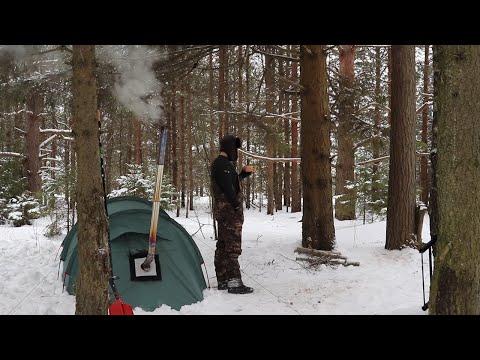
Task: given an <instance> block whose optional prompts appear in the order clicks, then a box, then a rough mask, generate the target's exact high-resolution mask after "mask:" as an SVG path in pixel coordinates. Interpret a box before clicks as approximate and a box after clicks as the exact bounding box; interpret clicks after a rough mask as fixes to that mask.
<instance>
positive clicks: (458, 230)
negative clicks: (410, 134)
mask: <svg viewBox="0 0 480 360" xmlns="http://www.w3.org/2000/svg"><path fill="white" fill-rule="evenodd" d="M479 68H480V48H479V47H478V46H477V45H439V46H437V51H436V52H435V72H434V74H435V78H436V81H435V106H436V111H437V120H438V139H437V140H438V163H437V174H436V177H437V182H438V220H439V221H438V240H437V243H436V245H435V246H436V256H435V268H434V274H433V279H432V284H431V289H430V314H433V315H480V262H479V261H478V254H479V253H480V217H479V216H478V209H479V207H480V182H479V181H478V179H480V166H479V164H480V152H479V150H478V149H479V139H480V125H479V124H480V102H479V101H478V99H479V98H480V87H479V85H478V84H479V81H480V75H479V73H478V69H479Z"/></svg>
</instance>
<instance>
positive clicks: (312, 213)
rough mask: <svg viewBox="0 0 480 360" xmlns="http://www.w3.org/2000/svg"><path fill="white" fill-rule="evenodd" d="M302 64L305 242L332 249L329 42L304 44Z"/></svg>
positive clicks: (333, 234)
mask: <svg viewBox="0 0 480 360" xmlns="http://www.w3.org/2000/svg"><path fill="white" fill-rule="evenodd" d="M300 68H301V72H300V74H301V77H300V83H301V85H302V86H303V90H302V97H301V119H302V128H301V157H302V181H303V222H302V246H303V247H310V246H311V247H312V248H313V249H317V250H327V251H328V250H332V249H333V248H334V246H335V228H334V226H333V204H332V173H331V168H330V120H329V116H328V94H327V64H326V55H325V45H301V46H300Z"/></svg>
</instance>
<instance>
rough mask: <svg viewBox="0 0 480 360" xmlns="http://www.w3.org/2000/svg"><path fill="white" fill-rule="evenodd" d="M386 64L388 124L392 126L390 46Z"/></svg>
mask: <svg viewBox="0 0 480 360" xmlns="http://www.w3.org/2000/svg"><path fill="white" fill-rule="evenodd" d="M387 51H388V52H387V64H388V108H389V109H390V110H389V112H388V124H389V125H391V124H392V71H393V68H392V46H390V47H389V48H388V49H387Z"/></svg>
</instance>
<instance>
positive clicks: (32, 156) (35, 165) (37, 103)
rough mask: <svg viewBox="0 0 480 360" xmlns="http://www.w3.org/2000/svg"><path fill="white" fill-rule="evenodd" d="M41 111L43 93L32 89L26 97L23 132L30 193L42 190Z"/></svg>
mask: <svg viewBox="0 0 480 360" xmlns="http://www.w3.org/2000/svg"><path fill="white" fill-rule="evenodd" d="M42 111H43V95H42V94H40V93H39V92H38V90H35V91H33V92H32V93H31V94H29V96H28V98H27V120H26V123H27V127H26V134H25V147H26V150H25V153H26V155H27V159H26V162H25V170H26V171H25V172H26V176H27V189H28V190H29V191H31V192H32V193H38V192H40V191H41V190H42V183H41V178H40V158H39V156H38V155H39V152H40V120H41V117H42V116H41V115H39V114H40V113H41V112H42Z"/></svg>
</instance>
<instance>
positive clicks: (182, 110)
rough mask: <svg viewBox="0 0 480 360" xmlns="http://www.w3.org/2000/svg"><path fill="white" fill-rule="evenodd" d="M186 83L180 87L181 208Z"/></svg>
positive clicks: (183, 180) (183, 187)
mask: <svg viewBox="0 0 480 360" xmlns="http://www.w3.org/2000/svg"><path fill="white" fill-rule="evenodd" d="M185 88H186V86H185V83H184V82H182V84H181V87H180V91H181V94H180V116H179V118H178V123H179V129H178V134H179V142H178V158H179V159H180V186H181V192H182V194H181V196H182V200H181V205H180V206H181V207H182V208H184V207H185V187H186V171H185ZM179 215H180V214H179Z"/></svg>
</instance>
